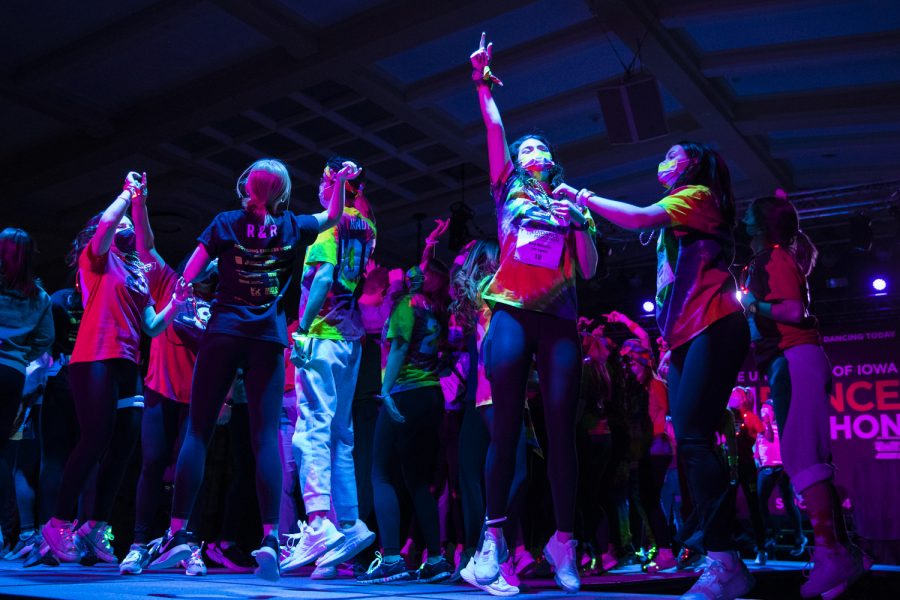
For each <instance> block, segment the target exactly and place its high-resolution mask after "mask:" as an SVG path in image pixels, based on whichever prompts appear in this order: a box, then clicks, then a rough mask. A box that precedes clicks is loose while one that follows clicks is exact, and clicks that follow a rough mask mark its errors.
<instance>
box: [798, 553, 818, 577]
mask: <svg viewBox="0 0 900 600" xmlns="http://www.w3.org/2000/svg"><path fill="white" fill-rule="evenodd" d="M815 561H816V548H815V546H813V547H811V548H810V549H809V560H807V561H806V564H805V565H803V568H802V569H800V574H801V575H803V577H804V578H806V579H809V575H810V573H811V572H812V568H813V564H815Z"/></svg>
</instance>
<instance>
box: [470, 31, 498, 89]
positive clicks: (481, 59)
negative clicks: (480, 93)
mask: <svg viewBox="0 0 900 600" xmlns="http://www.w3.org/2000/svg"><path fill="white" fill-rule="evenodd" d="M484 41H485V33H484V32H483V31H482V32H481V41H480V42H479V43H478V50H476V51H475V52H473V53H472V54H471V55H469V62H471V63H472V79H473V80H474V81H476V82H477V83H479V84H493V83H496V84H497V85H499V86H500V87H503V82H502V81H500V79H499V78H498V77H497V76H496V75H494V74H493V73H491V58H492V57H493V51H494V43H493V42H490V43H488V45H487V46H485V45H484Z"/></svg>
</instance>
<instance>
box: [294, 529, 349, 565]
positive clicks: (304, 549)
mask: <svg viewBox="0 0 900 600" xmlns="http://www.w3.org/2000/svg"><path fill="white" fill-rule="evenodd" d="M298 525H299V526H300V533H295V534H293V535H289V536H288V538H287V545H288V548H289V549H290V555H289V556H288V557H287V558H286V559H284V560H283V561H281V570H282V571H285V572H286V571H291V570H293V569H297V568H300V567H302V566H304V565H308V564H309V563H311V562H313V561H314V560H316V559H317V558H319V557H320V556H322V555H323V554H325V553H326V552H328V551H329V550H331V549H332V548H334V547H335V546H337V545H338V544H340V543H341V542H343V541H344V534H343V533H341V532H339V531H338V530H337V528H336V527H335V526H334V524H332V522H331V521H329V520H328V519H327V518H326V519H322V525H321V526H320V527H319V528H318V529H313V528H312V527H310V526H309V525H307V524H306V523H303V522H299V523H298Z"/></svg>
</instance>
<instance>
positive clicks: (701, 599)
mask: <svg viewBox="0 0 900 600" xmlns="http://www.w3.org/2000/svg"><path fill="white" fill-rule="evenodd" d="M753 583H754V581H753V577H752V576H751V575H750V572H749V571H747V566H746V565H745V564H744V561H742V560H740V558H738V559H737V560H736V561H735V562H734V567H733V568H731V569H728V568H726V567H725V564H724V563H722V562H721V561H718V560H712V559H709V563H708V564H707V566H706V569H705V570H704V571H703V574H702V575H700V579H698V580H697V582H696V583H695V584H694V585H693V586H691V589H689V590H688V591H687V592H686V593H685V594H684V595H683V596H682V597H681V600H734V599H735V598H738V597H739V596H743V595H744V594H746V593H747V592H749V591H750V590H751V589H753Z"/></svg>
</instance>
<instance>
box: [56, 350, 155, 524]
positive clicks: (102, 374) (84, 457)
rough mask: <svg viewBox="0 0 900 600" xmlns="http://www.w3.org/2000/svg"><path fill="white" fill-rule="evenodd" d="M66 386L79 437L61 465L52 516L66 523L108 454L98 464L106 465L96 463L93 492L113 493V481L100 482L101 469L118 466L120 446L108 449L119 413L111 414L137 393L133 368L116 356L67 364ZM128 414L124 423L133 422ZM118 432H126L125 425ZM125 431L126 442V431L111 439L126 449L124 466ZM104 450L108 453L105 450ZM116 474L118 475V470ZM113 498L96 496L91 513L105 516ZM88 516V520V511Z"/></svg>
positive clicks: (130, 444)
mask: <svg viewBox="0 0 900 600" xmlns="http://www.w3.org/2000/svg"><path fill="white" fill-rule="evenodd" d="M69 383H70V384H71V386H72V395H73V397H74V399H75V413H76V415H77V417H78V426H79V429H80V436H79V438H78V442H77V443H76V444H75V448H74V449H73V450H72V453H71V454H70V455H69V458H68V460H67V461H66V466H65V470H64V472H63V475H62V482H61V483H60V487H59V498H58V499H57V502H56V511H55V514H54V516H56V517H58V518H60V519H64V520H66V521H72V520H74V519H75V518H76V517H77V510H78V508H77V505H78V497H79V495H80V494H81V492H82V491H83V490H84V489H85V483H86V482H87V480H88V476H89V475H90V473H91V471H92V470H93V469H94V467H95V466H96V465H97V464H98V463H99V462H100V461H101V460H103V459H104V455H109V462H107V461H104V462H106V465H105V466H104V465H101V469H100V473H99V475H98V477H99V480H100V481H101V483H99V484H98V490H97V493H98V495H99V494H100V493H101V492H103V493H106V492H107V491H109V490H111V489H115V490H118V487H119V485H118V484H119V482H112V481H110V482H108V483H109V485H107V486H104V485H103V484H102V480H103V479H104V476H105V473H104V471H107V470H110V469H112V470H118V469H119V468H120V467H121V460H120V459H121V458H122V457H121V455H122V454H124V452H125V448H118V447H113V446H112V442H113V441H114V440H113V438H114V434H115V432H116V429H117V427H116V421H117V420H118V419H119V415H118V414H117V413H119V412H120V411H118V410H117V409H118V401H119V400H120V399H122V398H129V397H132V396H135V395H136V394H137V393H138V369H137V365H136V364H135V363H133V362H131V361H130V360H126V359H122V358H115V359H109V360H99V361H93V362H83V363H73V364H71V365H69ZM133 415H134V411H131V412H128V413H123V414H122V415H121V416H122V417H125V418H127V419H128V420H129V421H130V420H133ZM138 419H139V413H138ZM138 426H140V421H139V420H138ZM123 429H124V430H130V429H131V427H124V428H123ZM131 433H132V437H131V439H128V438H127V437H125V436H126V434H127V431H126V432H125V433H123V434H122V436H115V437H116V438H117V439H116V440H115V441H116V443H124V444H126V448H128V451H127V457H125V462H127V459H128V457H130V456H131V450H133V449H134V445H135V444H136V443H137V431H136V430H134V431H132V432H131ZM123 438H125V439H123ZM110 450H112V451H111V452H109V451H110ZM122 472H123V473H124V469H123V470H122ZM113 483H114V485H113ZM114 500H115V498H110V499H105V498H104V499H100V498H98V500H97V502H95V504H94V506H95V510H94V511H91V512H99V513H101V514H103V513H105V512H106V510H105V508H106V505H107V504H108V505H109V506H110V507H111V506H112V503H113V501H114ZM89 518H93V516H91V515H90V513H89ZM98 520H103V519H98Z"/></svg>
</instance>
